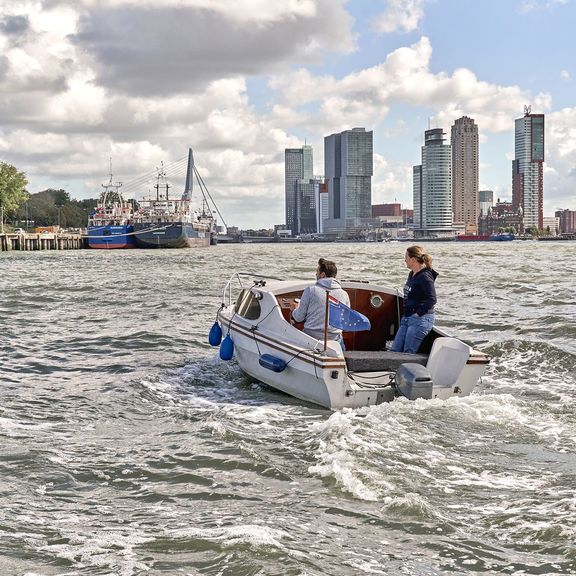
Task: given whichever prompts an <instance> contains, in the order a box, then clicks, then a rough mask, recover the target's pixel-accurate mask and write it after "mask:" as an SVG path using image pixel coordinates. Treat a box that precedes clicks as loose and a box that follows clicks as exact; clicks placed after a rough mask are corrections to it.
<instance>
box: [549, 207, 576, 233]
mask: <svg viewBox="0 0 576 576" xmlns="http://www.w3.org/2000/svg"><path fill="white" fill-rule="evenodd" d="M554 216H556V218H558V220H559V224H560V233H561V234H576V210H568V209H564V210H557V211H556V212H555V213H554Z"/></svg>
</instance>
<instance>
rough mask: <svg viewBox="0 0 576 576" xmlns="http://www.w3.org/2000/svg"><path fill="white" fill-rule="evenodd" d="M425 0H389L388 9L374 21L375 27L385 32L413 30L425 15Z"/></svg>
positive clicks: (378, 30)
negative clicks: (423, 6)
mask: <svg viewBox="0 0 576 576" xmlns="http://www.w3.org/2000/svg"><path fill="white" fill-rule="evenodd" d="M422 5H423V0H388V5H387V7H386V10H385V11H384V12H383V13H382V14H380V15H379V16H378V17H377V18H376V20H375V21H374V26H373V27H374V29H375V30H376V31H377V32H381V33H383V34H389V33H391V32H396V31H399V32H412V31H413V30H416V29H417V28H418V26H419V24H420V20H421V19H422V17H423V16H424V10H423V8H422Z"/></svg>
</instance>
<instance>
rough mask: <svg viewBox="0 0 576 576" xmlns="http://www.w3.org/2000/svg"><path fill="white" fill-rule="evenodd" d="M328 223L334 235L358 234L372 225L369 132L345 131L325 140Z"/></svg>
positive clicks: (370, 145)
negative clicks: (336, 233) (367, 224)
mask: <svg viewBox="0 0 576 576" xmlns="http://www.w3.org/2000/svg"><path fill="white" fill-rule="evenodd" d="M324 168H325V169H324V174H325V178H326V183H327V185H328V220H326V221H325V223H324V224H325V228H326V229H327V230H331V231H334V232H350V231H352V230H359V229H361V228H362V227H364V226H365V225H366V223H367V222H368V221H371V205H372V173H373V160H372V131H369V132H367V131H366V129H365V128H354V129H352V130H345V131H344V132H340V133H338V134H331V135H330V136H326V137H325V138H324Z"/></svg>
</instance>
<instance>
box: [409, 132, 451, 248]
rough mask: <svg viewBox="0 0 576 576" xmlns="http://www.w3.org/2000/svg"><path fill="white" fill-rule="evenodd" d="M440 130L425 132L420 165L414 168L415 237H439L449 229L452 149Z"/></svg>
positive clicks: (448, 234)
mask: <svg viewBox="0 0 576 576" xmlns="http://www.w3.org/2000/svg"><path fill="white" fill-rule="evenodd" d="M444 136H445V134H444V131H443V130H442V128H434V129H432V130H426V132H425V133H424V146H422V164H421V165H419V166H414V168H413V192H414V237H415V238H424V237H432V238H441V237H447V236H451V235H453V234H454V228H453V226H452V147H451V146H450V144H444Z"/></svg>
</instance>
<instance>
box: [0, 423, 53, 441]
mask: <svg viewBox="0 0 576 576" xmlns="http://www.w3.org/2000/svg"><path fill="white" fill-rule="evenodd" d="M54 426H55V424H52V423H49V422H39V423H38V422H23V421H20V420H15V419H13V418H0V432H2V433H4V434H5V435H6V436H9V437H11V438H20V437H27V436H29V434H23V433H22V431H27V432H34V431H37V430H48V429H51V428H54Z"/></svg>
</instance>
